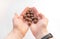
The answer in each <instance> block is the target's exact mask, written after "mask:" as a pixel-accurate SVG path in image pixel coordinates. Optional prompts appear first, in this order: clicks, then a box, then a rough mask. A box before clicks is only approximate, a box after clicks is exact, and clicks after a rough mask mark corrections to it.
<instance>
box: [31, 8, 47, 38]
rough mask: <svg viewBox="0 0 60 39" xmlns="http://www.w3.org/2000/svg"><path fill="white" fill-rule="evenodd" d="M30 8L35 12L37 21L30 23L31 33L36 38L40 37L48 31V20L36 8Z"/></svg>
mask: <svg viewBox="0 0 60 39" xmlns="http://www.w3.org/2000/svg"><path fill="white" fill-rule="evenodd" d="M32 9H33V11H34V14H36V15H37V16H38V20H39V21H38V22H37V23H36V24H34V23H32V24H31V26H30V29H31V31H32V33H33V35H34V36H35V37H36V38H37V39H40V38H41V37H42V36H44V35H45V34H47V33H48V31H47V24H48V20H47V18H46V17H45V16H44V15H42V14H41V13H39V12H38V11H37V10H36V8H34V7H33V8H32Z"/></svg>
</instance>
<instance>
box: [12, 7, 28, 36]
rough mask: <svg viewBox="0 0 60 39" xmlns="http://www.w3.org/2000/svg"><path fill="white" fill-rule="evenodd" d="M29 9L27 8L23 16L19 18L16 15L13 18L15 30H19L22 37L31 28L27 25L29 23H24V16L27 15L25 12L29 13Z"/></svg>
mask: <svg viewBox="0 0 60 39" xmlns="http://www.w3.org/2000/svg"><path fill="white" fill-rule="evenodd" d="M27 9H28V7H27V8H25V10H24V11H23V12H22V14H21V15H20V16H18V15H17V14H15V16H14V18H13V29H17V30H19V31H20V33H21V35H22V36H24V35H25V34H26V32H27V30H28V28H29V26H28V25H27V23H25V22H24V21H23V15H24V14H25V12H26V11H27Z"/></svg>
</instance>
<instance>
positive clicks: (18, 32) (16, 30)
mask: <svg viewBox="0 0 60 39" xmlns="http://www.w3.org/2000/svg"><path fill="white" fill-rule="evenodd" d="M13 33H14V34H15V35H16V36H17V37H18V38H19V39H22V38H23V35H22V34H21V32H20V31H19V30H18V29H16V28H14V29H13Z"/></svg>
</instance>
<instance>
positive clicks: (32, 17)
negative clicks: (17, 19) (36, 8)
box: [23, 8, 38, 26]
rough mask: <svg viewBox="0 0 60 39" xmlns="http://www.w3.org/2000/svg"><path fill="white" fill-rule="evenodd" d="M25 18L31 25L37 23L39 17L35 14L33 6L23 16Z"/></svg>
mask: <svg viewBox="0 0 60 39" xmlns="http://www.w3.org/2000/svg"><path fill="white" fill-rule="evenodd" d="M23 19H24V20H25V21H27V23H28V25H29V26H30V25H31V23H34V24H36V23H37V22H38V18H37V17H36V16H35V14H34V12H33V10H32V9H31V8H30V9H29V10H27V12H26V13H25V15H24V16H23Z"/></svg>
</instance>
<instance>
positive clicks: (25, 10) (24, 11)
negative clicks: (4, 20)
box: [21, 7, 29, 16]
mask: <svg viewBox="0 0 60 39" xmlns="http://www.w3.org/2000/svg"><path fill="white" fill-rule="evenodd" d="M28 9H29V7H26V8H25V9H24V10H23V12H22V13H21V15H22V16H23V15H24V14H25V13H26V12H27V10H28Z"/></svg>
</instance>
